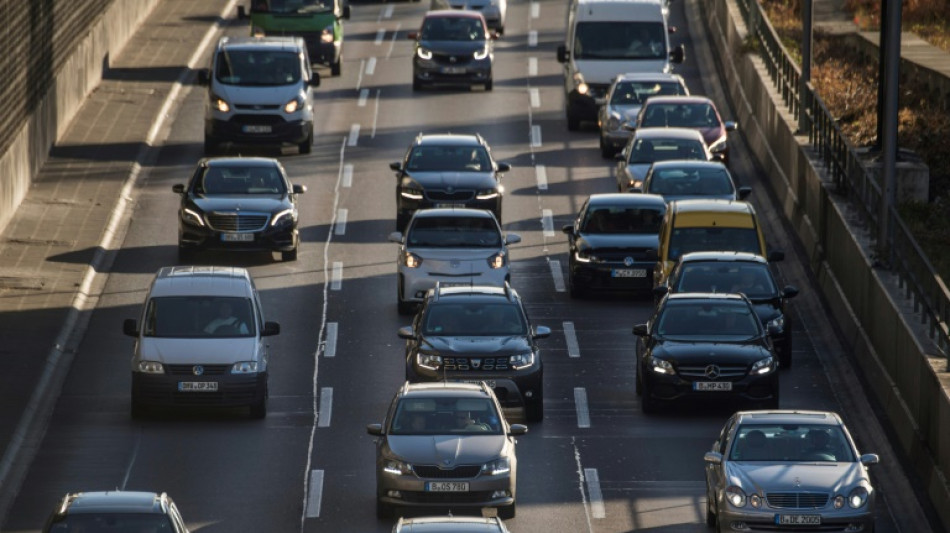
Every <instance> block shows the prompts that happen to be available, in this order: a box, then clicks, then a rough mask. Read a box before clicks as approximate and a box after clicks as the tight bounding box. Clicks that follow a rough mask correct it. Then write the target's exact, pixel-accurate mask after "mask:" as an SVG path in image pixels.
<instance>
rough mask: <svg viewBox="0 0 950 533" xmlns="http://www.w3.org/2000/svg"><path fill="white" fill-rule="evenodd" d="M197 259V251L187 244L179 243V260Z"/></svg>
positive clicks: (189, 261)
mask: <svg viewBox="0 0 950 533" xmlns="http://www.w3.org/2000/svg"><path fill="white" fill-rule="evenodd" d="M194 260H195V251H194V250H192V249H191V248H188V247H187V246H182V245H180V244H179V245H178V262H179V263H191V262H192V261H194Z"/></svg>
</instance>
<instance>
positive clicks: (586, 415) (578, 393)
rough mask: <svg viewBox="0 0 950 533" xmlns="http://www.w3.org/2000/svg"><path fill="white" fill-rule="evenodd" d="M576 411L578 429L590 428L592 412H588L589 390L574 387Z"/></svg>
mask: <svg viewBox="0 0 950 533" xmlns="http://www.w3.org/2000/svg"><path fill="white" fill-rule="evenodd" d="M574 409H575V410H576V411H577V427H579V428H589V427H590V412H588V410H587V390H586V389H584V387H574Z"/></svg>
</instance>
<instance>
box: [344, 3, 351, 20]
mask: <svg viewBox="0 0 950 533" xmlns="http://www.w3.org/2000/svg"><path fill="white" fill-rule="evenodd" d="M343 18H345V19H347V20H349V19H350V6H343Z"/></svg>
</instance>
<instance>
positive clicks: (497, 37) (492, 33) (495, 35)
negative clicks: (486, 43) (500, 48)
mask: <svg viewBox="0 0 950 533" xmlns="http://www.w3.org/2000/svg"><path fill="white" fill-rule="evenodd" d="M488 36H489V37H490V38H491V40H493V41H495V40H498V39H500V38H501V35H499V34H498V32H497V31H493V32H491V33H489V34H488Z"/></svg>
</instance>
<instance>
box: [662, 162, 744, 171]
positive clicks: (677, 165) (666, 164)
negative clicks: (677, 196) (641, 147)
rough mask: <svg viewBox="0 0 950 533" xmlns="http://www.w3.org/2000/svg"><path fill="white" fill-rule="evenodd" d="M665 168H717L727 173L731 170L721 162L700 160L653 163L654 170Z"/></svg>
mask: <svg viewBox="0 0 950 533" xmlns="http://www.w3.org/2000/svg"><path fill="white" fill-rule="evenodd" d="M664 168H690V169H695V168H698V169H703V168H716V169H722V170H725V171H726V172H727V173H728V172H729V169H728V168H726V165H724V164H722V163H721V162H719V161H700V160H698V159H670V160H667V161H655V162H654V163H653V169H654V170H657V169H660V170H662V169H664Z"/></svg>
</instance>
